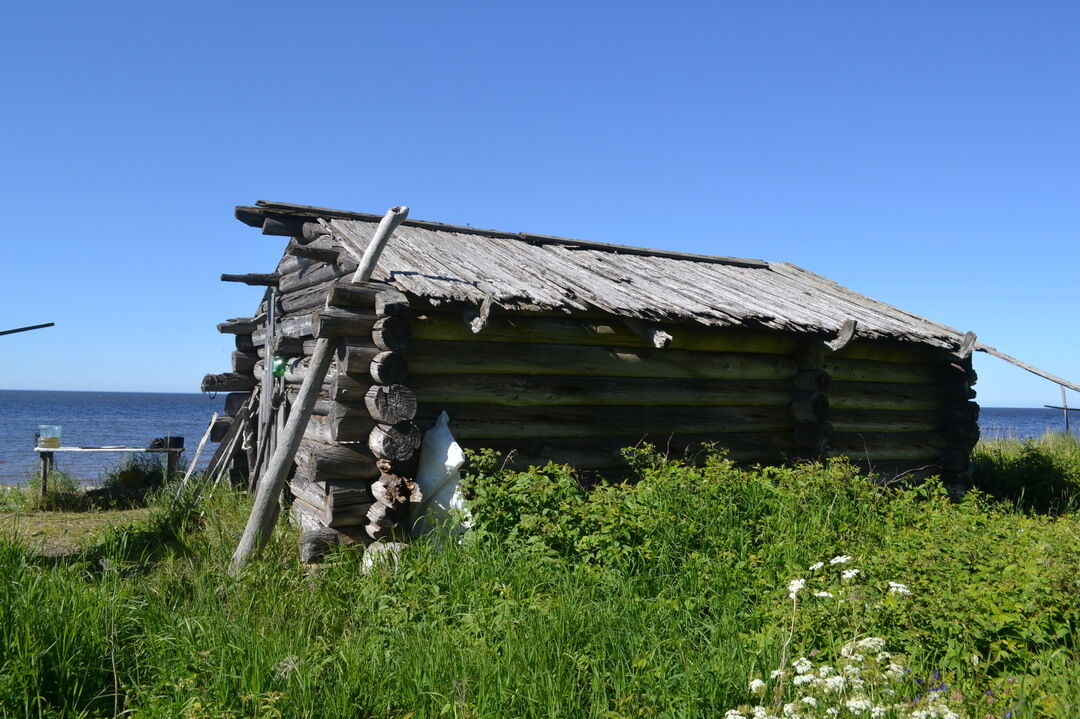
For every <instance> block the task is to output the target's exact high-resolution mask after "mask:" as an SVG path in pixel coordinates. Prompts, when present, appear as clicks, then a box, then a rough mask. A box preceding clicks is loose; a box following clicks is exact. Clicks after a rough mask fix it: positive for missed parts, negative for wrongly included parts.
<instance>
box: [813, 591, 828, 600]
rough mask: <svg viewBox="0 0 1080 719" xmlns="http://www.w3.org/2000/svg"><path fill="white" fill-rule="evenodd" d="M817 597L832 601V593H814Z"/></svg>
mask: <svg viewBox="0 0 1080 719" xmlns="http://www.w3.org/2000/svg"><path fill="white" fill-rule="evenodd" d="M814 596H815V597H821V598H823V599H832V593H831V592H814Z"/></svg>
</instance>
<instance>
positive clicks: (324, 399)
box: [285, 387, 334, 417]
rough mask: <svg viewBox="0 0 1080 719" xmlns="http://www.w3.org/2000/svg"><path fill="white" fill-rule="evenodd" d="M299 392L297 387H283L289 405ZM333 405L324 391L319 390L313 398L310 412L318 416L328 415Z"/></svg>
mask: <svg viewBox="0 0 1080 719" xmlns="http://www.w3.org/2000/svg"><path fill="white" fill-rule="evenodd" d="M299 394H300V388H299V387H287V388H286V389H285V397H286V398H287V399H288V400H289V404H290V405H292V404H296V400H297V397H298V395H299ZM333 406H334V403H333V401H332V400H331V399H330V398H329V396H327V395H326V394H325V392H320V393H319V395H318V396H317V398H316V400H315V406H314V407H312V408H311V413H312V414H313V415H316V416H318V417H328V416H329V415H330V410H331V409H332V408H333Z"/></svg>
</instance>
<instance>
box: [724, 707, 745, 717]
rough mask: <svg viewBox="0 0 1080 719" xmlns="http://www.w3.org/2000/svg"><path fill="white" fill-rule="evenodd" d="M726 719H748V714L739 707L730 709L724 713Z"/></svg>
mask: <svg viewBox="0 0 1080 719" xmlns="http://www.w3.org/2000/svg"><path fill="white" fill-rule="evenodd" d="M724 719H746V715H745V714H743V713H742V712H741V711H739V710H738V709H728V710H727V713H725V714H724Z"/></svg>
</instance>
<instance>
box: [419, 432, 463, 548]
mask: <svg viewBox="0 0 1080 719" xmlns="http://www.w3.org/2000/svg"><path fill="white" fill-rule="evenodd" d="M464 463H465V453H464V452H463V451H462V449H461V445H459V444H458V443H457V440H455V439H454V435H453V434H452V433H451V432H450V417H449V416H448V415H447V414H446V412H442V413H441V414H439V419H438V420H437V421H436V422H435V426H434V427H432V428H431V429H429V430H428V431H427V432H425V433H424V443H423V444H422V445H421V447H420V469H419V471H418V472H417V474H416V483H417V484H419V485H420V493H421V496H422V497H423V499H422V500H421V501H420V503H419V504H418V505H416V507H415V508H414V509H413V512H412V526H411V527H410V530H409V534H410V536H411V537H413V538H416V537H419V536H421V535H423V534H427V533H428V532H431V531H432V530H434V529H436V528H440V527H441V528H446V529H448V530H449V531H450V532H451V533H452V534H460V533H461V532H464V531H465V530H466V529H468V528H469V517H468V510H467V509H465V507H464V500H463V498H462V496H461V489H460V488H459V487H458V483H459V482H460V481H461V474H460V471H459V470H460V469H461V465H463V464H464Z"/></svg>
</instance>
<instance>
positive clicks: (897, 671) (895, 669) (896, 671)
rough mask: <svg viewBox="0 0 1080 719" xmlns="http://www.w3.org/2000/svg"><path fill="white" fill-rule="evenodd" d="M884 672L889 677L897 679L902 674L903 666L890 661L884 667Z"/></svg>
mask: <svg viewBox="0 0 1080 719" xmlns="http://www.w3.org/2000/svg"><path fill="white" fill-rule="evenodd" d="M885 673H886V674H887V675H888V676H889V677H890V678H891V679H899V678H900V677H902V676H904V667H903V666H901V665H900V664H897V663H895V662H890V663H889V666H888V667H886V669H885Z"/></svg>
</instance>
